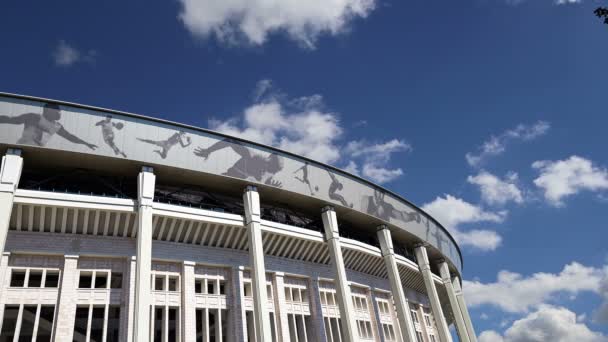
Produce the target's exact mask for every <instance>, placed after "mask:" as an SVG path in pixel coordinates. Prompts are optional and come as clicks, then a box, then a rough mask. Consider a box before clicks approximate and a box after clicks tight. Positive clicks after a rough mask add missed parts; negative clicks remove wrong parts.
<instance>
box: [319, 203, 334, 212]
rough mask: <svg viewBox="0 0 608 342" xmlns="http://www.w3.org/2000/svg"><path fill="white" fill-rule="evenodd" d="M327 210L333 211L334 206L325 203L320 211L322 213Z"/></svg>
mask: <svg viewBox="0 0 608 342" xmlns="http://www.w3.org/2000/svg"><path fill="white" fill-rule="evenodd" d="M327 211H333V212H335V211H336V209H334V207H333V206H331V205H326V206H324V207H323V208H321V213H324V212H327Z"/></svg>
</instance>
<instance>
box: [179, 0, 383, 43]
mask: <svg viewBox="0 0 608 342" xmlns="http://www.w3.org/2000/svg"><path fill="white" fill-rule="evenodd" d="M179 1H180V3H181V10H180V13H179V19H180V20H181V22H182V23H183V24H184V25H185V27H186V28H187V29H188V30H189V31H190V32H191V33H192V34H193V35H195V36H199V37H202V38H207V37H209V36H214V37H215V38H216V39H218V40H219V41H220V42H224V43H229V44H238V43H241V42H246V43H247V44H250V45H262V44H264V43H265V42H266V41H267V39H268V36H269V35H270V34H273V33H278V32H280V33H285V34H286V35H287V36H288V37H289V38H291V39H292V40H294V41H297V42H298V43H300V44H301V45H303V46H306V47H308V48H314V46H315V42H316V41H317V39H318V38H319V37H320V36H321V35H323V34H327V35H332V36H333V35H337V34H339V33H342V32H344V31H346V30H347V29H348V27H349V24H350V23H351V22H352V21H353V20H354V19H356V18H365V17H367V16H368V15H369V14H370V13H371V12H372V11H373V10H374V9H375V7H376V0H332V1H324V0H307V1H298V0H230V1H213V0H179Z"/></svg>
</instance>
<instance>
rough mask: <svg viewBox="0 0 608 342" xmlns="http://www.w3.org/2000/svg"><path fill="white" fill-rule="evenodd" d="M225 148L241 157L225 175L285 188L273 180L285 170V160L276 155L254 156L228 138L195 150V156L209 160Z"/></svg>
mask: <svg viewBox="0 0 608 342" xmlns="http://www.w3.org/2000/svg"><path fill="white" fill-rule="evenodd" d="M224 148H231V149H232V150H233V151H234V152H236V154H238V155H239V156H240V158H239V160H237V161H236V163H234V165H232V166H231V167H230V168H229V169H228V170H226V172H224V175H226V176H230V177H235V178H240V179H251V180H254V181H256V182H260V183H264V184H267V185H270V186H274V187H277V188H280V187H282V186H283V184H282V183H281V182H279V181H277V180H275V179H274V178H273V177H274V176H275V175H276V174H277V173H278V172H279V171H281V170H282V169H283V158H282V157H280V156H278V155H277V154H276V153H271V154H270V155H268V156H267V157H264V156H261V155H258V154H253V153H251V151H249V149H248V148H247V147H245V146H244V145H243V144H242V143H241V142H240V141H237V140H234V139H230V138H226V139H224V140H221V141H218V142H216V143H215V144H213V145H211V146H209V147H208V148H202V147H200V146H199V147H197V148H196V150H194V154H195V155H196V156H199V157H201V158H203V159H205V160H207V158H209V155H210V154H211V153H213V152H215V151H219V150H221V149H224Z"/></svg>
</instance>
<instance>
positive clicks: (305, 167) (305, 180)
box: [293, 163, 319, 195]
mask: <svg viewBox="0 0 608 342" xmlns="http://www.w3.org/2000/svg"><path fill="white" fill-rule="evenodd" d="M300 171H302V178H300V177H298V176H297V175H296V176H294V178H295V179H297V180H299V181H300V182H302V183H304V184H306V185H308V189H309V190H310V194H311V195H314V194H315V192H314V191H313V190H312V185H310V179H308V163H305V164H304V165H303V166H302V167H301V168H299V169H297V170H295V171H294V172H293V173H294V174H295V173H298V172H300ZM315 190H317V191H318V190H319V187H318V186H317V187H315Z"/></svg>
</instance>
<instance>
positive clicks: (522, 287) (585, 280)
mask: <svg viewBox="0 0 608 342" xmlns="http://www.w3.org/2000/svg"><path fill="white" fill-rule="evenodd" d="M605 274H606V270H605V269H601V268H594V267H587V266H584V265H581V264H579V263H576V262H573V263H570V264H568V265H566V266H564V269H563V270H562V271H561V272H560V273H558V274H553V273H544V272H539V273H535V274H532V275H531V276H528V277H524V276H523V275H521V274H519V273H514V272H510V271H506V270H502V271H500V272H498V276H497V280H496V282H493V283H485V284H484V283H482V282H479V281H468V280H465V281H464V283H463V288H464V290H465V291H466V296H467V302H468V304H469V305H470V306H480V305H492V306H496V307H498V308H500V309H502V310H503V311H506V312H511V313H524V312H528V311H529V310H530V309H531V308H534V307H537V306H538V305H541V304H543V303H545V302H547V301H548V300H552V299H555V297H556V296H557V295H558V294H560V293H567V294H570V295H577V294H578V293H580V292H583V291H587V292H593V293H598V292H599V291H600V284H601V281H602V279H603V278H604V277H605ZM515 299H516V300H515Z"/></svg>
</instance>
